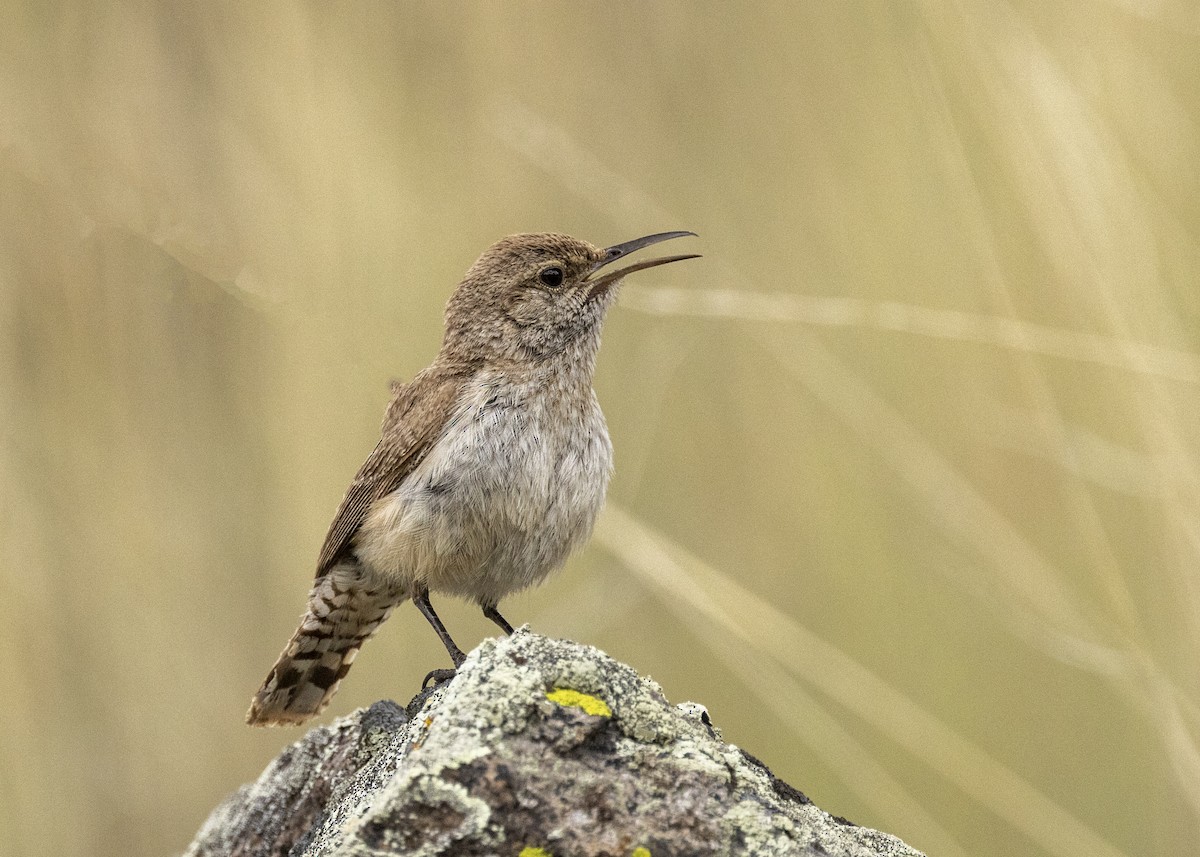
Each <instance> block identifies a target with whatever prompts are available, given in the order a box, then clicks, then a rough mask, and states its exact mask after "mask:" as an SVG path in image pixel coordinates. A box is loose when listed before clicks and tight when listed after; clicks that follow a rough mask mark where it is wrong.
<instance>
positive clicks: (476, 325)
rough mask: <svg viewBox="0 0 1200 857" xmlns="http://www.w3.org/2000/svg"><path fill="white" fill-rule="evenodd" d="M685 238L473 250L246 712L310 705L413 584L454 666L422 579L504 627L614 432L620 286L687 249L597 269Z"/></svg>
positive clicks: (260, 714)
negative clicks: (608, 370)
mask: <svg viewBox="0 0 1200 857" xmlns="http://www.w3.org/2000/svg"><path fill="white" fill-rule="evenodd" d="M684 235H694V233H692V232H663V233H660V234H657V235H647V236H646V237H644V238H638V239H636V240H633V241H627V242H625V243H624V244H617V245H615V246H613V247H609V248H607V249H604V250H601V249H600V248H598V247H594V246H592V245H591V244H589V243H587V242H586V241H580V240H578V239H575V238H571V237H568V236H566V235H558V234H554V233H539V234H523V235H511V236H509V237H508V238H505V239H503V240H501V241H499V242H497V243H496V244H494V245H492V246H491V247H490V248H488V249H487V250H486V251H485V252H484V253H483V255H482V256H480V257H479V259H478V261H476V262H475V264H474V265H472V266H471V269H470V270H469V271H467V273H466V276H465V277H464V278H463V280H462V282H461V283H460V284H459V286H458V288H457V289H456V290H455V292H454V294H453V296H452V297H451V298H450V302H449V303H448V304H447V306H446V333H445V336H444V338H443V340H442V347H441V350H440V351H439V352H438V355H437V358H436V359H435V360H434V361H433V364H432V365H431V366H429V368H427V369H425V370H424V371H423V372H420V373H419V374H418V375H417V376H416V377H414V378H413V379H412V381H410V382H409V383H407V384H399V383H396V384H394V385H393V392H392V400H391V402H390V403H389V405H388V408H387V413H386V414H385V415H384V418H383V428H382V431H381V437H380V440H379V443H378V444H377V445H376V447H375V450H374V451H373V452H372V453H371V454H370V455H369V456H368V457H367V460H366V461H365V462H364V463H363V465H362V467H361V468H359V471H358V475H357V476H355V477H354V481H353V482H352V483H351V484H350V488H349V489H348V490H347V491H346V496H345V498H343V500H342V504H341V506H340V507H339V508H338V511H337V515H336V516H335V517H334V519H333V524H332V525H331V526H330V528H329V533H328V534H327V535H326V536H325V544H324V546H323V547H322V548H321V555H320V558H319V560H318V561H317V577H316V582H315V583H314V585H313V588H312V592H311V593H310V594H309V597H308V611H307V612H306V613H305V615H304V617H303V618H302V619H301V620H300V627H299V628H298V629H297V630H296V633H295V634H293V635H292V638H291V640H289V641H288V644H287V646H286V647H285V648H284V650H283V654H281V655H280V656H279V660H278V661H277V662H276V663H275V666H273V667H272V668H271V672H270V673H269V674H268V675H267V678H266V681H264V682H263V686H262V688H260V689H259V691H258V693H257V694H255V696H254V700H253V702H252V703H251V705H250V711H249V713H248V714H247V715H246V722H248V723H251V724H254V725H261V726H269V725H279V724H286V723H301V722H303V721H304V720H307V719H308V718H309V717H312V716H314V715H316V714H318V713H319V712H320V711H321V710H322V709H323V708H324V707H325V706H326V705H327V704H328V703H329V700H330V698H331V697H332V696H333V694H334V692H335V691H336V690H337V687H338V683H339V682H340V681H341V680H342V678H343V677H344V676H345V675H346V673H347V671H348V670H349V669H350V664H351V663H352V662H353V661H354V657H355V655H357V654H358V650H359V649H360V648H361V647H362V645H363V643H364V642H366V640H367V639H368V638H370V636H371V635H372V634H374V633H375V630H376V629H377V628H378V627H379V625H380V624H381V623H382V622H383V621H384V620H385V619H386V618H387V617H388V616H389V615H390V614H391V612H392V608H394V607H395V606H396V605H397V604H399V603H401V602H402V601H405V600H407V599H410V598H411V599H412V601H413V603H415V604H416V605H417V609H419V610H420V611H421V613H422V614H424V616H425V618H426V619H427V620H429V623H430V624H431V625H432V626H433V629H434V630H435V631H436V632H437V634H438V636H439V637H440V638H441V640H442V643H443V644H444V645H445V646H446V650H447V651H448V652H449V653H450V658H451V660H452V661H453V662H454V666H455V667H456V668H457V667H458V666H459V665H461V664H462V662H463V658H464V657H465V656H464V655H463V653H462V651H461V650H460V649H459V648H458V646H456V645H455V644H454V641H453V640H452V639H451V638H450V635H449V633H447V631H446V628H445V626H444V625H442V622H441V620H440V619H439V618H438V616H437V614H436V613H435V612H434V610H433V607H432V606H431V605H430V603H429V593H430V591H434V592H446V593H450V594H452V595H457V596H460V597H462V598H469V599H471V600H473V601H475V602H476V603H477V604H479V606H480V607H481V608H483V614H484V615H485V616H487V617H488V618H489V619H491V620H492V621H493V622H495V623H496V624H497V625H499V626H500V627H501V628H503V629H504V631H505V633H509V634H511V633H512V626H511V625H509V624H508V622H507V621H506V620H505V618H504V617H503V616H501V615H500V613H499V611H498V610H497V609H496V607H497V605H498V604H499V603H500V599H501V598H503V597H505V596H506V595H508V594H509V593H511V592H516V591H519V590H521V589H525V588H527V587H529V586H533V585H534V584H536V583H540V582H541V581H542V580H543V579H544V578H545V577H546V576H547V575H548V574H549V573H550V572H552V571H554V570H556V569H557V568H559V567H560V566H561V565H562V564H563V562H565V561H566V558H567V556H568V555H569V554H570V553H571V551H572V550H574V549H575V548H577V547H579V546H580V545H581V544H582V543H583V542H584V541H585V540H586V539H587V538H588V536H590V535H591V532H592V525H593V524H594V523H595V520H596V516H597V514H598V513H599V512H600V507H601V506H602V505H603V503H604V492H605V490H606V489H607V487H608V478H609V474H610V473H611V472H612V444H611V443H610V442H609V439H608V428H607V426H606V425H605V423H604V414H602V413H601V411H600V405H599V403H598V402H597V401H596V394H595V392H594V391H593V390H592V374H593V371H594V369H595V365H596V352H597V350H598V349H599V347H600V328H601V325H602V324H603V322H604V316H605V314H606V313H607V311H608V308H609V307H610V306H612V303H613V301H614V299H615V298H616V291H617V285H618V284H619V283H620V282H621V279H622V278H623V277H624V276H625V275H626V274H630V273H632V272H634V271H640V270H642V269H644V268H650V267H653V266H655V265H664V264H666V263H667V262H677V261H679V260H681V259H694V258H697V257H696V255H695V254H689V255H682V256H666V257H662V258H657V259H649V260H646V261H642V262H637V263H634V264H632V265H627V266H625V267H623V268H620V269H618V270H608V269H607V266H608V265H609V264H611V263H612V262H615V261H617V260H618V259H622V258H624V257H626V256H628V255H629V254H630V253H632V252H634V251H635V250H640V249H642V248H643V247H647V246H649V245H651V244H657V243H658V242H659V241H666V240H667V239H669V238H679V237H682V236H684ZM452 674H453V671H452V670H434V671H433V672H432V673H430V675H431V676H434V677H436V678H444V677H446V676H448V675H452Z"/></svg>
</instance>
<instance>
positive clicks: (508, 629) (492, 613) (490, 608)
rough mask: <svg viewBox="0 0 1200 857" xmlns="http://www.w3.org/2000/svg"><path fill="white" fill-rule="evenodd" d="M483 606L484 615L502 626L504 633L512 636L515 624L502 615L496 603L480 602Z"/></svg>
mask: <svg viewBox="0 0 1200 857" xmlns="http://www.w3.org/2000/svg"><path fill="white" fill-rule="evenodd" d="M479 606H480V607H482V608H483V615H484V616H487V617H488V618H489V619H491V620H492V621H493V622H495V623H496V624H497V625H499V626H500V628H501V629H502V630H503V631H504V633H506V634H508V635H509V636H512V632H513V626H512V625H510V624H508V620H507V619H505V618H504V617H503V616H501V615H500V611H499V610H497V609H496V605H495V604H480V605H479Z"/></svg>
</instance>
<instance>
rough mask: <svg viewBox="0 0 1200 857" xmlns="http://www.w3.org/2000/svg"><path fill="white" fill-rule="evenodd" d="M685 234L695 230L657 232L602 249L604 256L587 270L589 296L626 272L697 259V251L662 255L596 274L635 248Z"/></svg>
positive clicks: (606, 286)
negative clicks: (680, 254) (589, 286)
mask: <svg viewBox="0 0 1200 857" xmlns="http://www.w3.org/2000/svg"><path fill="white" fill-rule="evenodd" d="M685 235H692V236H695V235H696V233H695V232H659V233H658V234H656V235H647V236H645V237H643V238H634V239H633V240H632V241H626V242H625V243H624V244H614V245H613V246H612V247H609V248H607V249H606V250H605V251H604V258H603V259H601V260H600V261H599V262H597V263H596V264H595V265H593V266H592V269H591V270H590V271H588V275H587V278H586V279H585V280H584V282H585V283H589V284H590V285H591V287H592V291H591V293H590V294H589V295H588V297H589V298H597V297H599V296H600V295H602V294H604V293H605V292H606V291H608V289H609V288H610V287H611V286H612V285H613V283H615V282H617V280H619V279H621V278H622V277H624V276H625V275H626V274H632V273H633V272H634V271H644V270H645V269H646V268H653V267H655V266H657V265H665V264H667V263H668V262H679V261H681V260H683V259H699V258H700V254H699V253H687V254H684V255H682V256H662V257H660V258H658V259H646V260H645V261H643V262H634V263H633V264H632V265H626V266H625V267H624V268H618V269H617V270H615V271H607V272H605V273H604V274H602V275H601V276H598V277H597V276H596V273H597V272H598V271H600V269H602V268H604V267H606V266H608V265H611V264H612V263H613V262H615V261H617V260H618V259H623V258H625V257H626V256H628V255H629V254H630V253H633V252H634V251H636V250H641V249H642V248H643V247H649V246H650V245H651V244H657V243H658V242H659V241H668V240H670V239H672V238H682V237H683V236H685Z"/></svg>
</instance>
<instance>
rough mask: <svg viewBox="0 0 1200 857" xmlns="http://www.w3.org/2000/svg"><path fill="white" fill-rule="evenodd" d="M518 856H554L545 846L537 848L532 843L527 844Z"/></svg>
mask: <svg viewBox="0 0 1200 857" xmlns="http://www.w3.org/2000/svg"><path fill="white" fill-rule="evenodd" d="M517 857H554V855H552V854H551V853H550V852H549V851H547V850H546V849H545V848H535V847H533V846H532V845H527V846H526V847H524V848H522V849H521V853H520V854H519V855H517Z"/></svg>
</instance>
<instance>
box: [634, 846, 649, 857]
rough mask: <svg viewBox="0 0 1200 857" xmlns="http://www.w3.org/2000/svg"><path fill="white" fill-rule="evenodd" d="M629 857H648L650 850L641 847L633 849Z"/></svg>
mask: <svg viewBox="0 0 1200 857" xmlns="http://www.w3.org/2000/svg"><path fill="white" fill-rule="evenodd" d="M629 857H650V849H649V848H641V847H639V848H634V849H633V853H632V854H630V855H629Z"/></svg>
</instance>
